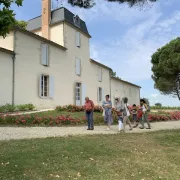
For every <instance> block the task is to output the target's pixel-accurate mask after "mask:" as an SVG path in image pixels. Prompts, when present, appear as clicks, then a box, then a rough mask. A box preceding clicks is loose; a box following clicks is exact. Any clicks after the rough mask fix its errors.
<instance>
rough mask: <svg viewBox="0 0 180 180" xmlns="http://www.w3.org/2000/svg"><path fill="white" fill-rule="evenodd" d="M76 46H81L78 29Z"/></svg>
mask: <svg viewBox="0 0 180 180" xmlns="http://www.w3.org/2000/svg"><path fill="white" fill-rule="evenodd" d="M76 46H77V47H80V46H81V39H80V33H79V32H78V31H77V32H76Z"/></svg>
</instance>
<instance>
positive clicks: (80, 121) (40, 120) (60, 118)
mask: <svg viewBox="0 0 180 180" xmlns="http://www.w3.org/2000/svg"><path fill="white" fill-rule="evenodd" d="M62 113H63V112H62ZM78 114H79V113H78V112H76V113H74V114H71V113H69V114H60V115H59V114H58V115H56V116H50V115H43V116H40V115H38V114H30V115H18V114H17V115H6V116H4V115H0V125H21V126H65V125H72V126H76V125H85V124H86V118H85V116H84V115H83V113H80V114H81V116H79V117H74V115H78ZM148 118H149V120H150V121H151V122H157V121H170V120H180V111H176V112H165V113H164V112H161V113H150V114H149V117H148ZM113 120H114V124H117V115H116V113H114V112H113ZM94 123H95V125H101V124H104V117H103V116H102V114H101V113H95V114H94Z"/></svg>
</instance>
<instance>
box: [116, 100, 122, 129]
mask: <svg viewBox="0 0 180 180" xmlns="http://www.w3.org/2000/svg"><path fill="white" fill-rule="evenodd" d="M122 108H123V107H122V101H121V100H120V98H118V97H116V98H115V112H116V113H117V117H118V124H119V132H121V131H123V114H122V111H123V109H122Z"/></svg>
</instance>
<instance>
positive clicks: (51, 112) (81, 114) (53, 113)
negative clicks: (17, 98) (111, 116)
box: [35, 111, 102, 118]
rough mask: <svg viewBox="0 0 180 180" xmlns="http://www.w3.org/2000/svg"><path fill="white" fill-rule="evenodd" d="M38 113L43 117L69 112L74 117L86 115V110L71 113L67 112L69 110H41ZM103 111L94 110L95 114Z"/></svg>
mask: <svg viewBox="0 0 180 180" xmlns="http://www.w3.org/2000/svg"><path fill="white" fill-rule="evenodd" d="M35 114H36V115H38V116H39V117H42V116H53V117H57V116H60V115H68V114H71V117H73V118H82V117H85V112H83V111H82V112H73V113H70V112H67V111H45V112H39V113H35ZM101 114H102V113H99V112H94V116H96V115H101Z"/></svg>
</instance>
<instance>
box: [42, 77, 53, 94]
mask: <svg viewBox="0 0 180 180" xmlns="http://www.w3.org/2000/svg"><path fill="white" fill-rule="evenodd" d="M49 90H50V78H49V76H46V75H41V76H40V79H39V96H40V97H49V95H50V91H49ZM51 94H52V92H51Z"/></svg>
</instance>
